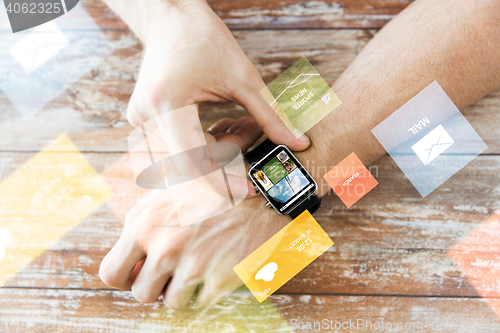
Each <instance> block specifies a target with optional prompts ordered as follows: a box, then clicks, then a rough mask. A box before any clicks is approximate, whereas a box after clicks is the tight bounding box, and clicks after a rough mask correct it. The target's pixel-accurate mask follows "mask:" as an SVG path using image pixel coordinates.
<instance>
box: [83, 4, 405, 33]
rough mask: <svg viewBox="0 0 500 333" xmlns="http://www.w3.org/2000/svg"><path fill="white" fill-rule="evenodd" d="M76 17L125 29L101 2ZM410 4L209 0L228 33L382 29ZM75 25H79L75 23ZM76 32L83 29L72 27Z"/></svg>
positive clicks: (85, 5)
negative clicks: (273, 30)
mask: <svg viewBox="0 0 500 333" xmlns="http://www.w3.org/2000/svg"><path fill="white" fill-rule="evenodd" d="M81 3H82V5H83V6H78V7H76V8H75V9H74V11H75V12H76V13H74V14H73V15H75V14H78V15H75V17H77V18H78V17H81V16H82V15H84V14H83V13H81V11H83V10H85V11H86V12H87V13H88V14H89V15H90V16H92V17H93V18H94V20H95V21H96V23H97V24H98V25H99V27H100V28H101V29H127V26H126V25H125V24H124V23H123V21H121V19H119V18H118V17H117V16H116V15H115V14H114V13H113V12H112V11H111V10H110V9H109V8H108V7H107V5H106V4H105V3H104V2H103V1H101V0H83V1H81ZM411 3H412V0H393V1H387V0H340V1H339V0H326V1H312V0H309V1H301V0H285V1H266V0H256V1H252V2H248V1H245V0H236V1H232V0H209V4H210V6H211V7H212V8H213V9H214V11H215V12H216V13H217V14H218V15H219V16H220V17H221V18H222V20H223V21H224V22H225V23H226V24H227V25H228V26H229V27H230V28H231V29H318V28H381V27H383V26H384V25H385V24H386V23H387V22H388V21H389V20H391V19H392V18H393V17H394V16H396V15H397V14H398V13H399V12H400V11H402V10H403V9H404V8H406V7H407V6H408V5H409V4H411ZM76 23H78V21H76ZM75 26H76V27H77V28H78V29H83V28H86V27H85V26H82V25H80V24H75Z"/></svg>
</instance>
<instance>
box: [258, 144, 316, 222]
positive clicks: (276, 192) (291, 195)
mask: <svg viewBox="0 0 500 333" xmlns="http://www.w3.org/2000/svg"><path fill="white" fill-rule="evenodd" d="M290 155H291V154H290V153H288V152H287V149H286V148H284V147H282V146H280V147H278V148H277V149H275V150H274V151H273V152H272V153H271V154H269V155H268V156H267V157H266V158H264V159H263V160H262V161H260V162H259V163H258V164H257V165H255V166H254V167H253V168H252V169H251V171H250V174H251V176H252V178H253V179H254V181H255V182H256V183H258V184H259V185H260V187H261V188H263V189H264V191H263V194H264V195H265V196H266V197H267V198H268V199H269V200H271V201H272V202H271V203H272V204H273V206H274V207H275V208H276V209H277V210H279V212H280V213H281V214H285V213H286V212H287V211H288V210H290V209H291V208H293V207H294V206H295V205H296V204H298V203H300V200H299V199H301V198H304V196H306V195H307V194H308V193H309V192H310V190H311V189H312V190H313V191H315V190H316V184H315V183H314V181H313V180H312V178H311V176H310V175H309V174H307V172H306V171H305V169H303V168H302V167H301V166H300V164H298V163H297V161H295V160H294V158H292V157H291V156H290ZM292 156H293V155H292ZM298 165H299V167H298Z"/></svg>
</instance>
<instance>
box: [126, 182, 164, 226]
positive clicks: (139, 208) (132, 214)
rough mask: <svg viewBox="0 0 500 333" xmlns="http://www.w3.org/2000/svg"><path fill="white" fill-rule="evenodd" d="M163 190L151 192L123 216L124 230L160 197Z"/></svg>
mask: <svg viewBox="0 0 500 333" xmlns="http://www.w3.org/2000/svg"><path fill="white" fill-rule="evenodd" d="M164 191H165V190H152V191H151V192H149V193H148V194H147V195H146V196H145V197H144V198H142V199H141V200H140V201H139V202H138V203H137V204H136V205H135V206H134V207H132V209H130V210H129V211H128V213H127V215H126V216H125V228H127V227H128V226H129V225H130V224H131V223H132V222H133V221H135V219H136V218H137V217H139V215H141V213H142V212H143V211H144V210H145V209H146V208H148V207H149V206H151V205H152V204H153V203H154V202H155V201H156V200H158V198H160V197H161V195H162V194H163V192H164Z"/></svg>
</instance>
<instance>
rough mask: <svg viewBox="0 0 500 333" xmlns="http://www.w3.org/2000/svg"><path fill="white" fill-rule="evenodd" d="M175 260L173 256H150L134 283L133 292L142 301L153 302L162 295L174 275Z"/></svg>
mask: <svg viewBox="0 0 500 333" xmlns="http://www.w3.org/2000/svg"><path fill="white" fill-rule="evenodd" d="M173 270H174V261H173V260H171V257H168V256H163V257H162V258H156V257H152V256H148V257H147V258H146V261H145V263H144V265H143V266H142V268H141V270H140V272H139V274H138V275H137V278H136V279H135V281H134V283H133V285H132V294H133V295H134V297H135V299H136V300H137V301H139V302H140V303H152V302H154V301H156V300H157V299H158V297H160V295H161V294H162V292H163V289H164V288H165V285H166V284H167V282H168V280H169V279H170V277H171V276H172V272H173Z"/></svg>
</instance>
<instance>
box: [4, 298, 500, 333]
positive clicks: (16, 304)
mask: <svg viewBox="0 0 500 333" xmlns="http://www.w3.org/2000/svg"><path fill="white" fill-rule="evenodd" d="M270 300H271V301H270V302H271V303H272V305H271V303H267V302H266V304H261V305H259V304H258V303H257V301H256V300H255V299H254V298H253V296H252V295H249V293H245V292H239V293H236V294H233V295H232V296H230V297H229V298H228V299H227V300H225V301H223V302H221V303H220V305H219V306H218V307H215V308H211V309H209V310H207V311H205V312H204V311H203V309H200V308H199V307H197V306H196V305H194V304H190V306H189V307H188V308H186V309H184V310H181V311H172V310H169V309H167V308H165V307H164V306H163V304H162V303H161V302H160V301H158V302H156V303H153V304H148V305H139V304H138V303H136V302H135V300H134V299H133V297H132V294H131V292H122V291H108V290H71V289H62V290H61V289H22V288H8V289H5V288H4V289H0V318H2V320H1V321H0V329H1V330H2V331H6V332H9V333H17V332H26V331H29V330H30V329H32V328H33V327H36V329H35V331H36V332H49V331H50V332H75V331H78V332H88V331H95V332H97V331H98V332H189V333H213V332H233V331H234V332H239V333H240V332H242V333H243V332H258V333H261V332H262V333H264V332H293V331H292V330H291V328H297V329H296V331H295V332H312V330H310V329H300V328H298V327H305V326H306V325H307V322H311V323H312V324H311V325H314V322H319V323H324V322H323V321H324V320H325V319H326V321H327V322H328V325H333V329H321V332H377V330H375V329H373V328H372V329H370V326H369V324H368V322H370V323H371V324H372V325H376V324H375V323H376V322H378V323H379V325H380V324H381V322H382V320H383V321H384V325H387V323H388V322H389V323H391V325H394V327H396V326H397V325H398V323H399V322H401V323H403V325H404V324H406V323H408V324H406V325H408V326H407V328H403V329H399V330H396V329H394V330H380V329H379V330H378V331H382V332H389V331H390V332H418V331H422V332H443V333H445V332H446V333H448V332H450V333H457V332H464V333H465V332H467V333H470V332H474V331H477V332H498V328H499V327H500V326H499V325H500V322H499V321H498V318H496V316H495V315H494V314H493V313H492V312H491V311H490V309H489V308H488V307H487V305H486V304H485V300H483V299H476V298H474V299H462V298H435V297H382V296H377V297H366V296H329V295H321V296H316V295H308V294H305V295H301V296H299V295H297V296H288V295H278V296H271V297H270ZM497 301H498V300H497ZM471 308H472V309H474V310H473V311H471ZM276 310H277V311H279V312H280V313H281V314H282V316H283V317H281V315H279V314H277V313H276ZM330 320H331V321H332V322H333V324H330V323H329V322H330ZM349 320H351V321H354V322H356V325H357V324H358V322H357V320H363V322H359V324H360V326H359V327H357V326H355V327H356V328H354V329H353V328H352V327H351V328H350V329H349V328H347V329H345V330H339V329H338V328H337V329H335V323H336V322H338V323H340V324H342V323H343V322H349ZM480 320H481V321H480ZM362 323H363V324H362ZM474 324H475V325H476V326H475V327H474V326H472V325H474ZM299 325H300V326H299ZM412 325H415V326H412ZM417 325H422V326H421V327H422V329H420V330H418V329H416V328H417V327H419V326H417ZM467 325H470V326H467ZM287 326H288V329H286V327H287ZM344 326H345V327H348V326H347V325H344ZM375 327H377V326H375ZM413 327H415V329H413ZM366 328H368V329H366ZM317 331H318V330H317Z"/></svg>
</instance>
